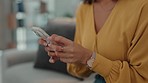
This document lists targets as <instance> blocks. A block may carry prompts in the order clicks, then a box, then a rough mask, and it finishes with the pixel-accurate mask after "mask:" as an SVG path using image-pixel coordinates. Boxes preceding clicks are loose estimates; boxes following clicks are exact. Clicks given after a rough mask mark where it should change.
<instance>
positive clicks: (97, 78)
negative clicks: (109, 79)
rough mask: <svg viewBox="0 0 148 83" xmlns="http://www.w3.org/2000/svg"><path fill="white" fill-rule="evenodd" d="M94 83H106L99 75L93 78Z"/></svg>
mask: <svg viewBox="0 0 148 83" xmlns="http://www.w3.org/2000/svg"><path fill="white" fill-rule="evenodd" d="M94 83H106V82H105V80H104V78H103V77H102V76H100V75H96V76H95V82H94Z"/></svg>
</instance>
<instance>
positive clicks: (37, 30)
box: [32, 27, 49, 39]
mask: <svg viewBox="0 0 148 83" xmlns="http://www.w3.org/2000/svg"><path fill="white" fill-rule="evenodd" d="M32 31H33V32H34V33H35V34H36V35H37V36H38V37H41V38H43V39H47V37H49V35H48V34H47V33H46V32H45V31H44V30H43V29H41V28H39V27H32Z"/></svg>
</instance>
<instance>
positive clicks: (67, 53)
mask: <svg viewBox="0 0 148 83" xmlns="http://www.w3.org/2000/svg"><path fill="white" fill-rule="evenodd" d="M49 40H50V41H54V42H56V43H57V44H58V45H54V44H49V47H48V48H49V49H51V48H52V49H55V50H56V51H57V53H56V56H57V57H59V58H60V60H61V61H62V62H65V63H81V64H86V63H87V60H88V59H89V58H90V57H91V55H92V52H91V51H90V50H88V49H86V48H84V47H82V46H81V45H79V44H76V43H74V42H73V41H71V40H69V39H67V38H65V37H62V36H58V35H55V34H54V35H52V36H51V37H50V38H49ZM59 45H60V46H61V47H59ZM48 48H47V49H48ZM48 54H49V55H50V56H55V54H54V53H53V52H50V51H48Z"/></svg>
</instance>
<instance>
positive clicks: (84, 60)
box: [82, 50, 93, 65]
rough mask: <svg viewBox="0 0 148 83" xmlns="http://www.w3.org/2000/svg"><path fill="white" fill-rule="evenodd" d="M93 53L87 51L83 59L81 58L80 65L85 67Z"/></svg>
mask: <svg viewBox="0 0 148 83" xmlns="http://www.w3.org/2000/svg"><path fill="white" fill-rule="evenodd" d="M92 54H93V52H92V51H90V50H87V52H86V54H85V57H82V64H84V65H87V61H88V60H89V59H90V58H91V57H92Z"/></svg>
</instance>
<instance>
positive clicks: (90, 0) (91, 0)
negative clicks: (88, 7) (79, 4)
mask: <svg viewBox="0 0 148 83" xmlns="http://www.w3.org/2000/svg"><path fill="white" fill-rule="evenodd" d="M93 2H96V0H84V3H86V4H92V3H93Z"/></svg>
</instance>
